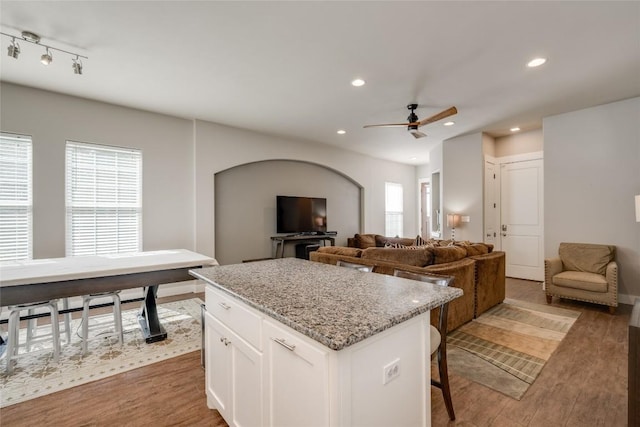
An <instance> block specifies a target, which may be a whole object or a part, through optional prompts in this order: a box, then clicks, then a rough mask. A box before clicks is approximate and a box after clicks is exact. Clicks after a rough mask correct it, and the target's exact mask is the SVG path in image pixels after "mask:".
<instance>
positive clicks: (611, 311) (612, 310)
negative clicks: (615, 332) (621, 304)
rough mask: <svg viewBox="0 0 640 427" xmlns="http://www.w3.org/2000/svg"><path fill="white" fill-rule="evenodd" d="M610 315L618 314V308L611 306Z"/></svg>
mask: <svg viewBox="0 0 640 427" xmlns="http://www.w3.org/2000/svg"><path fill="white" fill-rule="evenodd" d="M609 314H616V307H614V306H612V305H610V306H609Z"/></svg>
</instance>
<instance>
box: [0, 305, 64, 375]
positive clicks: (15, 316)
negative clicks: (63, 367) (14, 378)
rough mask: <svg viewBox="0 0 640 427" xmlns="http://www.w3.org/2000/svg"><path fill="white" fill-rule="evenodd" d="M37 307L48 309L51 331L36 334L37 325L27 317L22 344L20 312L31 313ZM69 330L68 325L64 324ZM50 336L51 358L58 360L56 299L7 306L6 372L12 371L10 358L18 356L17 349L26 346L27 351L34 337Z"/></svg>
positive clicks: (58, 329) (58, 342)
mask: <svg viewBox="0 0 640 427" xmlns="http://www.w3.org/2000/svg"><path fill="white" fill-rule="evenodd" d="M38 308H47V309H49V312H50V315H51V333H50V334H45V335H40V336H36V335H35V334H34V332H35V326H36V325H37V324H36V322H35V319H29V320H28V321H27V338H26V342H25V343H24V344H20V313H21V312H23V311H26V312H27V314H28V315H32V314H34V313H35V310H36V309H38ZM66 328H67V330H68V331H69V336H70V333H71V332H70V331H71V330H70V329H69V326H68V325H67V326H66ZM49 336H50V337H51V339H52V341H53V360H54V361H56V362H57V361H58V358H59V357H60V326H59V320H58V300H57V299H54V300H50V301H40V302H36V303H32V304H18V305H11V306H9V335H8V337H7V356H6V362H7V368H6V371H7V374H11V373H12V372H13V363H12V360H13V359H16V358H17V357H18V349H19V347H21V346H24V347H26V348H27V350H28V351H30V350H31V344H32V343H33V341H34V340H36V339H41V338H46V337H49Z"/></svg>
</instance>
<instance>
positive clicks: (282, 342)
mask: <svg viewBox="0 0 640 427" xmlns="http://www.w3.org/2000/svg"><path fill="white" fill-rule="evenodd" d="M271 339H272V340H274V341H275V342H277V343H278V344H280V345H281V346H283V347H284V348H286V349H287V350H289V351H293V350H295V349H296V346H295V344H287V342H286V341H285V339H284V338H271Z"/></svg>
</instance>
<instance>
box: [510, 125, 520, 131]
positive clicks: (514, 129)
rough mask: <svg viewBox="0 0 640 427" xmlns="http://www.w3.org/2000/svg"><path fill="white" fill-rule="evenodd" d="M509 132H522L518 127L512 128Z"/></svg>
mask: <svg viewBox="0 0 640 427" xmlns="http://www.w3.org/2000/svg"><path fill="white" fill-rule="evenodd" d="M509 130H510V131H511V132H518V131H519V130H520V128H519V127H517V126H516V127H514V128H511V129H509Z"/></svg>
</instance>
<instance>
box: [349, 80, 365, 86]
mask: <svg viewBox="0 0 640 427" xmlns="http://www.w3.org/2000/svg"><path fill="white" fill-rule="evenodd" d="M351 84H352V85H353V86H355V87H360V86H364V80H362V79H355V80H353V81H352V82H351Z"/></svg>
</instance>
